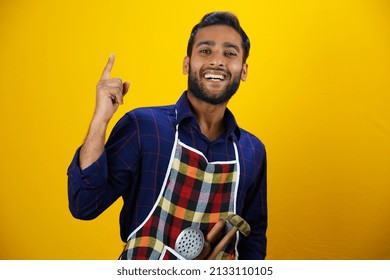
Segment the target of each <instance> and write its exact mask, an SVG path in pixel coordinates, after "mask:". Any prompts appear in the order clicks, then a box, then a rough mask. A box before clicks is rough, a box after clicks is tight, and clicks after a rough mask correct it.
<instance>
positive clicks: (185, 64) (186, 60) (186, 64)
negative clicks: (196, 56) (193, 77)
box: [183, 56, 190, 75]
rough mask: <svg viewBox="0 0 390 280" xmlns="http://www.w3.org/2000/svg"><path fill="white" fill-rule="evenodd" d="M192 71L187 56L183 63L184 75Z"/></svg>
mask: <svg viewBox="0 0 390 280" xmlns="http://www.w3.org/2000/svg"><path fill="white" fill-rule="evenodd" d="M189 69H190V58H189V57H188V56H186V57H185V58H184V61H183V74H184V75H187V74H188V72H189Z"/></svg>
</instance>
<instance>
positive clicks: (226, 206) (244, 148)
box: [68, 12, 267, 259]
mask: <svg viewBox="0 0 390 280" xmlns="http://www.w3.org/2000/svg"><path fill="white" fill-rule="evenodd" d="M249 47H250V44H249V39H248V37H247V35H246V34H245V32H244V31H243V30H242V28H241V27H240V25H239V22H238V19H237V18H236V17H235V16H234V15H232V14H230V13H225V12H215V13H210V14H207V15H205V16H204V17H203V19H202V20H201V22H200V23H199V24H197V25H196V26H195V27H194V28H193V30H192V33H191V36H190V39H189V42H188V48H187V56H186V57H185V58H184V63H183V72H184V74H188V89H187V91H185V92H184V93H183V94H182V96H181V97H180V99H179V100H178V102H177V103H176V104H175V105H171V106H163V107H151V108H139V109H135V110H133V111H130V112H128V113H127V114H125V116H123V118H122V119H121V120H120V121H119V122H118V123H117V124H116V126H115V127H114V129H113V131H112V132H111V135H110V137H109V139H108V140H107V143H106V144H104V141H105V135H106V130H107V125H108V123H109V121H110V119H111V118H112V116H113V114H114V113H115V111H116V110H117V108H118V106H119V105H120V104H122V103H123V96H124V95H125V94H126V93H127V91H128V89H129V86H130V84H129V82H124V83H123V82H122V81H121V80H120V79H111V78H110V71H111V69H112V67H113V64H114V57H113V56H110V59H109V61H108V63H107V65H106V67H105V69H104V71H103V74H102V76H101V79H100V81H99V82H98V84H97V90H96V107H95V112H94V116H93V119H92V121H91V124H90V128H89V131H88V134H87V137H86V139H85V142H84V143H83V145H82V146H81V148H80V149H79V150H78V151H77V152H76V155H75V157H74V159H73V161H72V163H71V165H70V167H69V170H68V178H69V180H68V192H69V208H70V211H71V213H72V214H73V215H74V217H76V218H79V219H86V220H88V219H93V218H95V217H97V216H98V215H99V214H100V213H102V212H103V211H104V210H105V209H107V207H109V206H110V205H111V204H112V203H113V202H114V201H116V200H117V199H118V198H119V197H122V199H123V203H124V204H123V208H122V211H121V214H120V226H121V238H122V240H123V241H124V242H126V246H125V250H124V251H123V253H122V255H121V259H183V258H187V257H186V256H185V252H184V254H183V252H180V249H178V247H180V246H179V243H181V240H182V237H183V233H185V232H187V231H188V229H192V230H193V231H194V235H195V236H196V237H197V234H199V232H200V237H199V238H204V236H207V234H208V233H209V232H210V231H211V230H212V229H213V228H214V225H216V224H218V223H219V222H218V221H220V220H222V221H224V220H226V219H227V217H228V216H229V215H231V214H232V213H234V214H237V215H239V216H240V217H242V218H243V219H244V220H245V221H246V222H247V223H248V224H249V225H250V227H251V233H250V234H249V235H248V236H247V237H245V236H244V235H242V234H239V233H236V234H235V236H234V238H233V239H232V240H230V241H229V242H228V244H227V245H226V246H224V247H223V250H221V252H219V253H218V254H217V257H216V258H217V259H264V258H265V255H266V228H267V202H266V154H265V149H264V145H263V144H262V143H261V142H260V140H259V139H257V138H256V137H255V136H253V135H252V134H250V133H248V132H247V131H245V130H243V129H241V128H239V127H238V125H237V123H236V121H235V119H234V117H233V115H232V113H231V112H230V111H229V110H228V109H227V103H228V101H229V99H230V98H231V97H232V96H233V95H234V93H235V92H236V91H237V89H238V87H239V85H240V80H242V81H245V80H246V77H247V73H248V65H247V63H246V59H247V57H248V54H249ZM225 226H226V229H225V230H226V231H229V230H230V229H231V227H230V228H228V223H226V224H225ZM184 235H185V234H184ZM202 235H203V237H202ZM190 237H191V236H190ZM220 239H221V237H219V238H218V239H217V240H213V243H212V244H211V246H215V244H217V243H218V242H219V241H220ZM201 241H202V242H201V243H202V246H203V245H204V242H203V241H204V240H201ZM206 241H207V240H206ZM206 243H207V244H208V242H206ZM198 254H199V252H198V253H197V254H195V255H193V256H192V257H196V256H197V255H198ZM206 256H207V255H206ZM192 257H191V258H192Z"/></svg>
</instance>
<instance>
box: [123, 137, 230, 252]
mask: <svg viewBox="0 0 390 280" xmlns="http://www.w3.org/2000/svg"><path fill="white" fill-rule="evenodd" d="M236 180H237V164H236V162H233V161H232V162H227V163H209V162H207V160H206V158H205V157H204V156H203V155H202V154H200V153H199V152H196V151H194V150H192V149H191V148H189V147H186V146H185V145H184V144H182V143H179V144H178V145H177V148H176V152H175V157H174V160H173V162H172V167H171V170H170V175H169V179H168V182H167V185H166V187H165V190H164V192H163V195H162V197H161V198H160V200H159V201H158V205H157V207H156V208H155V210H154V212H153V214H152V215H151V216H150V218H149V219H148V220H147V221H146V223H145V224H144V226H143V227H142V228H141V229H140V230H139V231H138V232H136V233H135V235H133V236H132V237H131V238H130V240H129V241H128V243H127V245H126V247H125V251H124V252H123V254H122V259H159V258H160V255H161V252H162V251H163V247H164V244H165V245H167V246H169V247H170V248H174V247H175V242H176V240H177V237H178V236H179V234H180V233H181V232H182V230H183V229H185V228H187V227H191V226H192V227H197V228H199V229H200V230H201V231H202V232H203V234H204V235H207V232H209V231H210V230H211V228H212V227H213V226H214V224H215V223H216V222H217V221H218V220H219V219H221V218H226V217H227V216H228V215H229V213H232V212H234V193H235V185H236V184H235V183H236ZM232 245H234V243H233V244H232ZM232 245H230V246H228V248H227V253H224V254H220V256H219V257H220V258H224V259H230V258H234V246H232ZM171 257H172V256H171ZM171 257H168V256H163V258H164V259H166V258H169V259H170V258H171Z"/></svg>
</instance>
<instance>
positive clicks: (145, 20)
mask: <svg viewBox="0 0 390 280" xmlns="http://www.w3.org/2000/svg"><path fill="white" fill-rule="evenodd" d="M213 10H228V11H232V12H234V13H235V14H237V15H238V17H239V18H240V20H241V23H242V25H243V27H244V28H245V30H246V32H247V33H248V35H249V37H250V39H251V42H252V48H251V54H250V56H249V60H248V63H249V76H248V80H247V82H245V83H243V84H242V87H241V88H240V90H239V92H238V93H237V94H236V96H235V97H234V98H233V100H232V101H231V103H230V104H229V107H230V108H231V109H232V110H233V112H234V113H235V115H236V118H237V120H238V122H239V124H240V125H241V126H242V127H243V128H246V129H247V130H249V131H251V132H253V133H254V134H256V135H257V136H258V137H260V138H261V139H262V140H263V142H264V143H265V144H266V147H267V152H268V168H269V170H268V186H269V189H268V191H269V197H268V202H269V230H268V241H269V246H268V259H390V226H389V225H390V110H389V107H390V106H389V105H390V97H389V95H390V54H389V52H390V4H389V2H388V1H387V0H382V1H381V0H356V1H353V0H344V1H339V0H318V1H311V0H307V1H303V0H301V1H289V0H279V1H255V0H254V1H246V0H240V1H236V0H231V1H226V0H224V1H222V0H215V1H209V0H187V1H130V0H128V1H125V0H123V1H119V0H118V1H80V0H79V1H73V0H72V1H69V0H68V1H62V0H60V1H48V0H36V1H22V0H15V1H1V2H0V96H1V99H0V121H1V138H0V147H1V156H0V248H1V250H0V258H1V259H116V258H117V257H118V256H119V254H120V252H121V250H122V243H121V241H120V238H119V222H118V215H119V210H120V207H121V201H118V202H117V203H115V204H114V205H113V206H112V207H111V208H110V209H109V210H107V211H106V212H105V213H103V214H102V215H101V216H100V217H98V218H97V219H95V220H93V221H88V222H86V221H79V220H76V219H74V218H73V217H72V216H71V214H70V213H69V211H68V208H67V207H68V206H67V177H66V170H67V167H68V165H69V163H70V161H71V159H72V157H73V153H74V152H75V150H76V148H77V147H78V146H79V145H80V144H81V143H82V141H83V138H84V137H85V134H86V131H87V128H88V124H89V121H90V119H91V116H92V113H93V107H94V95H95V84H96V81H97V80H98V78H99V76H100V74H101V71H102V69H103V67H104V65H105V63H106V61H107V59H108V56H109V54H110V53H115V54H116V64H115V66H114V69H113V76H116V77H118V76H119V77H122V78H123V79H128V80H130V81H131V88H130V92H129V94H128V96H127V97H126V100H125V101H126V102H125V104H124V105H123V106H121V108H120V109H119V111H118V112H117V114H116V115H115V117H114V120H113V122H112V125H113V124H114V123H115V122H116V121H117V120H118V118H119V117H120V116H122V115H123V114H124V113H125V112H126V111H128V110H130V109H132V108H135V107H139V106H149V105H162V104H170V103H174V102H176V100H177V99H178V97H179V96H180V94H181V93H182V91H183V90H184V89H185V88H186V81H187V77H186V76H183V75H182V72H181V71H182V68H181V67H182V60H183V58H184V56H185V49H186V45H187V39H188V36H189V33H190V30H191V28H192V26H193V25H194V24H195V23H197V22H198V21H199V20H200V18H201V17H202V16H203V15H204V14H205V13H206V12H209V11H213ZM111 127H112V126H111Z"/></svg>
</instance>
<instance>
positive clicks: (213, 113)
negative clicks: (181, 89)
mask: <svg viewBox="0 0 390 280" xmlns="http://www.w3.org/2000/svg"><path fill="white" fill-rule="evenodd" d="M187 97H188V100H189V102H190V104H191V106H192V109H193V111H194V113H195V116H196V119H197V121H198V123H199V126H200V130H201V131H202V133H203V134H204V135H205V136H206V137H207V138H208V139H209V140H210V141H214V140H215V139H217V138H218V137H219V136H221V134H222V133H223V132H224V131H225V125H224V122H223V118H224V115H225V110H226V106H227V103H225V104H220V105H213V104H209V103H206V102H204V101H202V100H199V99H197V98H196V97H195V96H194V95H192V94H191V93H190V92H187Z"/></svg>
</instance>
